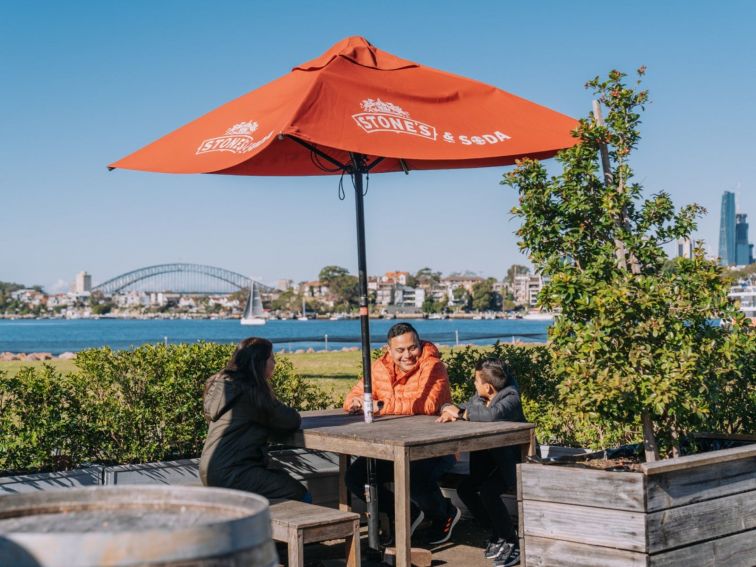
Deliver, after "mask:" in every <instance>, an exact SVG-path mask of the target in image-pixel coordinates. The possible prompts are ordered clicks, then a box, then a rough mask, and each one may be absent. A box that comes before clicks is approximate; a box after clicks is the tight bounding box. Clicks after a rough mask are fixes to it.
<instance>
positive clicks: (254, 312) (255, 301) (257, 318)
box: [241, 282, 265, 325]
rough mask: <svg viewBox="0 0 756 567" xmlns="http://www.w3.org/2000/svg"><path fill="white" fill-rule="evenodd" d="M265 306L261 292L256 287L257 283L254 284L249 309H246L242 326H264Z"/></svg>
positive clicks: (250, 291) (248, 303)
mask: <svg viewBox="0 0 756 567" xmlns="http://www.w3.org/2000/svg"><path fill="white" fill-rule="evenodd" d="M263 314H264V311H263V306H262V298H261V297H260V290H259V289H257V287H255V282H252V287H251V288H250V290H249V299H248V300H247V307H246V308H245V309H244V315H242V318H241V324H242V325H264V324H265V319H264V318H263Z"/></svg>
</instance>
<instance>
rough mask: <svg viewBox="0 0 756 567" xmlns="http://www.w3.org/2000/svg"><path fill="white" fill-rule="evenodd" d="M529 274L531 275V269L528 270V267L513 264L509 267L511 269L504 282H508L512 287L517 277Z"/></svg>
mask: <svg viewBox="0 0 756 567" xmlns="http://www.w3.org/2000/svg"><path fill="white" fill-rule="evenodd" d="M529 273H530V268H528V267H527V266H522V265H520V264H512V265H511V266H509V269H508V270H507V276H506V277H505V278H504V281H505V282H507V283H508V284H509V285H512V284H513V283H514V281H515V278H516V277H517V276H524V275H527V274H529Z"/></svg>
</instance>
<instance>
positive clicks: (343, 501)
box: [339, 455, 351, 512]
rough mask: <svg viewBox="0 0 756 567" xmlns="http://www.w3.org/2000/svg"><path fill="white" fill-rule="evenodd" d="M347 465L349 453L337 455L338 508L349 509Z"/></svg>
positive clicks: (346, 510)
mask: <svg viewBox="0 0 756 567" xmlns="http://www.w3.org/2000/svg"><path fill="white" fill-rule="evenodd" d="M348 467H349V455H339V510H341V511H342V512H349V511H350V510H351V506H350V505H349V504H350V499H351V496H350V494H349V489H348V488H347V485H346V470H347V468H348Z"/></svg>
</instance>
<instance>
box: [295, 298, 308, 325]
mask: <svg viewBox="0 0 756 567" xmlns="http://www.w3.org/2000/svg"><path fill="white" fill-rule="evenodd" d="M297 321H307V307H306V306H305V298H304V297H303V298H302V314H301V315H300V316H299V317H297Z"/></svg>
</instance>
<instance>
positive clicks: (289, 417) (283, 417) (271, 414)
mask: <svg viewBox="0 0 756 567" xmlns="http://www.w3.org/2000/svg"><path fill="white" fill-rule="evenodd" d="M267 414H268V420H267V421H268V423H266V424H265V425H267V426H268V427H270V428H271V429H276V430H278V431H296V430H297V429H299V426H300V425H301V424H302V416H300V415H299V412H298V411H297V410H295V409H294V408H290V407H289V406H287V405H285V404H283V403H281V402H279V401H278V400H273V405H272V406H271V408H270V410H269V411H268V412H267Z"/></svg>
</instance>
